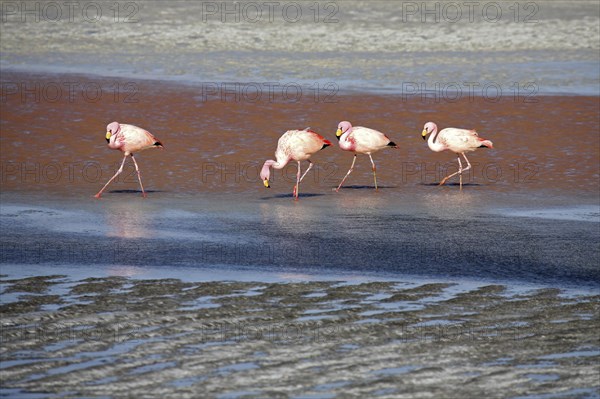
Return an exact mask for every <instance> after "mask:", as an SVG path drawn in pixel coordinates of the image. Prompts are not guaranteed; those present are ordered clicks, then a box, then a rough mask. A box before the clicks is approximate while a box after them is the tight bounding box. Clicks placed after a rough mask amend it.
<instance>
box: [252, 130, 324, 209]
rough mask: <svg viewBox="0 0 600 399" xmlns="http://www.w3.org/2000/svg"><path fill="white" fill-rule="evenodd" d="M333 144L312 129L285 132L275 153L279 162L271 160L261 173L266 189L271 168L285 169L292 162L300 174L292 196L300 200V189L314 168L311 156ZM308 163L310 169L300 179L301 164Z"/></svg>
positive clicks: (297, 176) (266, 163)
mask: <svg viewBox="0 0 600 399" xmlns="http://www.w3.org/2000/svg"><path fill="white" fill-rule="evenodd" d="M330 145H331V142H330V141H329V140H325V138H323V136H321V135H320V134H318V133H316V132H313V131H312V130H310V128H306V129H304V130H288V131H287V132H285V133H284V134H283V135H282V136H281V137H280V138H279V141H278V142H277V150H276V151H275V157H276V158H277V161H274V160H272V159H269V160H268V161H266V162H265V164H264V165H263V167H262V170H261V171H260V178H261V179H262V181H263V183H264V185H265V187H267V188H270V187H271V186H270V185H269V177H270V176H271V170H270V167H271V166H273V167H274V168H275V169H283V168H284V167H285V165H287V164H288V162H290V161H292V160H293V161H297V162H298V173H297V175H296V185H295V186H294V191H293V193H292V195H293V196H294V198H295V200H296V201H297V200H298V187H299V185H300V182H301V181H302V179H304V176H306V174H307V173H308V171H309V170H310V169H311V168H312V166H313V164H312V162H311V161H310V160H309V159H308V158H310V156H311V155H313V154H314V153H316V152H317V151H319V150H322V149H323V148H325V147H327V146H330ZM301 161H307V162H308V169H306V171H305V172H304V174H303V175H302V177H300V162H301Z"/></svg>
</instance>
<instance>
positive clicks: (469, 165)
mask: <svg viewBox="0 0 600 399" xmlns="http://www.w3.org/2000/svg"><path fill="white" fill-rule="evenodd" d="M462 156H463V158H464V159H465V161H467V167H466V168H464V169H463V170H462V171H463V172H464V171H466V170H469V169H471V162H469V160H468V159H467V156H466V155H465V153H464V152H463V153H462ZM461 180H462V175H461ZM460 188H461V190H462V181H461V183H460Z"/></svg>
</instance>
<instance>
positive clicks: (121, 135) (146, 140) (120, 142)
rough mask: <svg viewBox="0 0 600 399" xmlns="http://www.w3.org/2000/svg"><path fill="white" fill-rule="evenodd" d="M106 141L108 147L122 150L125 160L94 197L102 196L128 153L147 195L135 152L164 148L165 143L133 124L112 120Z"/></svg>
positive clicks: (108, 126) (107, 130)
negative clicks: (134, 155)
mask: <svg viewBox="0 0 600 399" xmlns="http://www.w3.org/2000/svg"><path fill="white" fill-rule="evenodd" d="M106 141H107V142H108V148H111V149H113V150H120V151H122V152H123V153H124V154H125V156H124V157H123V162H121V167H120V168H119V170H117V173H115V175H114V176H113V177H111V178H110V180H109V181H108V182H107V183H106V184H105V185H104V187H102V190H100V191H98V194H96V195H95V196H94V197H96V198H100V196H101V195H102V193H103V192H104V190H105V189H106V187H108V185H109V184H110V182H112V181H113V180H114V179H115V178H116V177H117V176H118V175H119V174H120V173H121V172H122V171H123V165H125V160H126V159H127V156H128V155H131V159H132V160H133V164H134V165H135V170H136V172H137V176H138V180H139V182H140V187H141V188H142V196H143V197H144V198H145V197H146V192H145V191H144V186H143V185H142V176H141V175H140V169H139V168H138V164H137V162H136V161H135V158H134V157H133V153H134V152H138V151H142V150H146V149H148V148H154V147H158V148H163V145H162V143H161V142H160V141H158V140H157V139H156V138H155V137H154V136H153V135H152V133H150V132H148V131H146V130H144V129H142V128H140V127H137V126H133V125H126V124H124V123H123V124H119V122H111V123H109V124H108V125H107V126H106Z"/></svg>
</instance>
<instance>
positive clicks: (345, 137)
mask: <svg viewBox="0 0 600 399" xmlns="http://www.w3.org/2000/svg"><path fill="white" fill-rule="evenodd" d="M335 135H336V137H337V138H338V140H339V145H340V148H341V149H342V150H344V151H352V152H354V159H352V165H351V166H350V169H349V170H348V173H346V176H344V178H343V179H342V182H341V183H340V185H339V186H338V188H337V189H336V190H335V191H336V192H337V191H339V190H340V188H341V187H342V184H344V182H345V181H346V179H347V178H348V176H349V175H350V173H352V171H353V170H354V163H355V162H356V154H367V155H368V156H369V159H371V165H372V167H373V180H374V182H375V190H377V173H376V168H375V162H373V157H372V156H371V154H372V153H374V152H377V151H379V150H382V149H384V148H386V147H392V148H398V146H397V145H396V143H394V142H393V141H391V140H390V139H389V138H388V137H387V136H386V135H385V134H383V133H381V132H379V131H377V130H374V129H369V128H368V127H362V126H352V124H351V123H350V122H348V121H343V122H340V123H339V124H338V129H337V132H336V133H335Z"/></svg>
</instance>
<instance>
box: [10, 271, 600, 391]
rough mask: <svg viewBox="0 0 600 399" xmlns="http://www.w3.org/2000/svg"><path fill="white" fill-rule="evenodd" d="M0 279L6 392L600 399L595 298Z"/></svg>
mask: <svg viewBox="0 0 600 399" xmlns="http://www.w3.org/2000/svg"><path fill="white" fill-rule="evenodd" d="M289 278H290V277H288V279H289ZM292 279H293V277H292ZM0 284H1V287H2V289H3V293H2V296H3V298H4V299H3V302H2V305H1V307H0V311H1V312H2V350H1V359H2V362H1V365H0V376H1V378H2V381H3V388H2V391H1V392H2V394H4V395H8V396H18V395H19V394H22V393H23V392H30V393H35V392H37V393H39V394H40V395H39V396H36V397H53V396H54V395H55V394H67V395H68V396H70V397H80V396H86V397H96V396H129V395H133V396H136V397H141V396H143V397H166V396H170V395H176V396H177V397H198V395H201V396H203V397H219V398H234V397H248V398H250V397H252V398H255V397H256V398H258V397H260V398H264V397H273V398H283V397H286V398H287V397H290V398H298V397H315V398H317V397H318V398H330V397H338V396H343V397H372V398H391V397H394V398H404V397H406V398H414V397H431V396H435V397H483V396H491V397H497V395H498V394H501V396H502V397H540V396H544V395H552V396H554V395H558V396H568V397H595V396H596V395H598V394H599V393H600V392H599V391H598V371H599V370H598V362H599V361H600V351H599V350H598V348H599V345H600V342H599V340H598V335H597V327H598V323H599V321H600V319H599V311H600V309H599V307H598V304H599V302H598V299H599V296H598V295H591V294H587V295H586V294H567V295H565V293H561V291H560V290H556V289H537V290H535V289H520V290H517V291H515V290H507V287H505V286H502V285H471V286H469V285H466V286H465V285H454V284H448V283H437V284H436V283H430V284H411V283H403V282H401V281H396V282H392V281H382V282H365V283H340V282H335V281H321V282H298V281H296V282H279V283H274V282H270V283H268V282H259V281H255V282H242V281H214V282H191V281H181V280H177V279H163V280H135V279H129V278H125V277H106V278H86V279H82V280H73V279H69V278H67V277H66V276H60V275H58V276H56V275H55V276H45V277H31V278H17V279H13V278H8V277H7V276H3V279H2V280H1V281H0ZM492 387H493V392H492V391H490V390H491V389H492Z"/></svg>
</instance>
